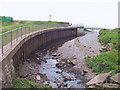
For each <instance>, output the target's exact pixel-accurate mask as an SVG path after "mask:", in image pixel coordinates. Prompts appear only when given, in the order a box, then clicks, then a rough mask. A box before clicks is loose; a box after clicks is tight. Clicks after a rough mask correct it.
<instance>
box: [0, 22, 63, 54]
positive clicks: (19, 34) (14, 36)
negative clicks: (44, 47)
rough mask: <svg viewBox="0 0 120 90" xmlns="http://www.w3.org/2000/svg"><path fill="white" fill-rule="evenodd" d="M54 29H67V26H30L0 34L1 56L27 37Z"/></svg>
mask: <svg viewBox="0 0 120 90" xmlns="http://www.w3.org/2000/svg"><path fill="white" fill-rule="evenodd" d="M53 27H65V25H62V24H58V23H53V24H41V25H29V26H24V27H20V28H17V29H14V30H11V31H8V32H5V33H2V34H0V40H1V41H0V44H1V47H0V51H1V52H0V54H1V55H3V54H4V53H5V52H6V51H8V50H9V49H10V48H12V47H13V45H14V44H15V43H17V42H18V41H20V40H21V39H22V38H23V37H25V36H26V35H30V34H32V33H33V32H35V31H39V30H42V29H46V28H53Z"/></svg>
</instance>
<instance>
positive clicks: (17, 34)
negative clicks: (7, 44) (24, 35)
mask: <svg viewBox="0 0 120 90" xmlns="http://www.w3.org/2000/svg"><path fill="white" fill-rule="evenodd" d="M16 41H17V42H18V29H16Z"/></svg>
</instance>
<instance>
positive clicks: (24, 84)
mask: <svg viewBox="0 0 120 90" xmlns="http://www.w3.org/2000/svg"><path fill="white" fill-rule="evenodd" d="M13 88H39V89H40V90H52V86H49V85H40V84H38V83H35V81H34V80H32V79H23V78H18V79H16V80H15V81H14V82H13Z"/></svg>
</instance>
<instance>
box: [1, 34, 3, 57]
mask: <svg viewBox="0 0 120 90" xmlns="http://www.w3.org/2000/svg"><path fill="white" fill-rule="evenodd" d="M1 48H2V55H3V34H2V47H1Z"/></svg>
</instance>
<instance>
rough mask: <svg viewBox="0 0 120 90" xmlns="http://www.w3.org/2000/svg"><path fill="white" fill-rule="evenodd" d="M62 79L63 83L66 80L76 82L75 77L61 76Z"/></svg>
mask: <svg viewBox="0 0 120 90" xmlns="http://www.w3.org/2000/svg"><path fill="white" fill-rule="evenodd" d="M63 78H64V79H65V81H67V80H76V78H75V77H70V76H63Z"/></svg>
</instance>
